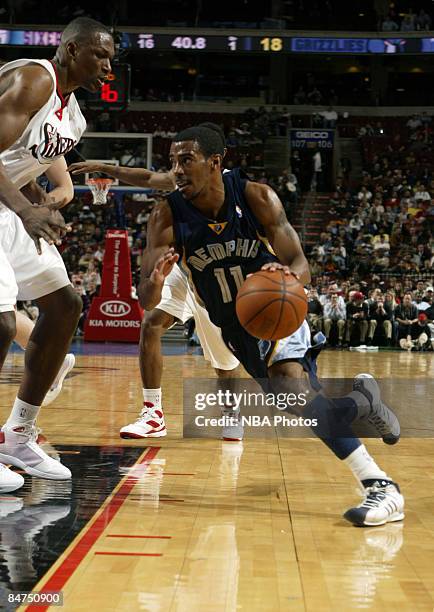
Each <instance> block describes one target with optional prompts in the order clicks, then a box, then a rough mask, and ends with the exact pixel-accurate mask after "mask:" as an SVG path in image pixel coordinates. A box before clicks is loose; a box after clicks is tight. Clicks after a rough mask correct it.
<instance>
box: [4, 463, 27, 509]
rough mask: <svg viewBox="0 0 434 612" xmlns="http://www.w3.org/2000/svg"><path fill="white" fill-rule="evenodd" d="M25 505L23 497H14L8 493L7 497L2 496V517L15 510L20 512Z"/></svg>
mask: <svg viewBox="0 0 434 612" xmlns="http://www.w3.org/2000/svg"><path fill="white" fill-rule="evenodd" d="M9 471H10V470H9ZM12 473H13V472H12ZM18 476H19V474H18ZM23 505H24V502H23V499H22V498H21V497H12V495H8V496H7V497H2V498H0V519H4V518H6V517H7V516H8V515H9V514H13V513H14V512H19V510H21V508H22V507H23Z"/></svg>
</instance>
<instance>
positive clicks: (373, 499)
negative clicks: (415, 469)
mask: <svg viewBox="0 0 434 612" xmlns="http://www.w3.org/2000/svg"><path fill="white" fill-rule="evenodd" d="M362 484H363V486H364V488H365V491H364V494H365V499H364V500H363V501H362V503H361V504H359V505H358V506H356V507H355V508H350V509H349V510H347V511H346V512H345V514H344V518H345V519H346V520H347V521H349V522H350V523H352V524H353V525H356V526H357V527H374V526H376V525H384V524H385V523H393V522H395V521H402V519H403V518H404V497H403V496H402V495H401V491H400V490H399V486H398V485H397V484H396V483H395V482H393V481H392V480H382V479H370V480H363V481H362Z"/></svg>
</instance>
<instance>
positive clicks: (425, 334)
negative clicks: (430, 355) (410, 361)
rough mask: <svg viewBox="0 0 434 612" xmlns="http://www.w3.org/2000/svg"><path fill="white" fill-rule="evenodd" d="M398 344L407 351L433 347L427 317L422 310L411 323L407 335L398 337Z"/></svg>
mask: <svg viewBox="0 0 434 612" xmlns="http://www.w3.org/2000/svg"><path fill="white" fill-rule="evenodd" d="M399 346H400V347H401V348H402V349H404V350H407V351H409V352H410V351H412V350H416V351H426V350H428V349H430V348H434V347H433V342H432V340H431V328H430V326H429V321H428V317H427V315H426V314H425V313H424V312H421V313H420V314H419V315H418V317H417V320H416V322H414V323H413V324H412V325H411V329H410V331H409V333H408V334H407V336H406V337H405V338H401V339H400V341H399Z"/></svg>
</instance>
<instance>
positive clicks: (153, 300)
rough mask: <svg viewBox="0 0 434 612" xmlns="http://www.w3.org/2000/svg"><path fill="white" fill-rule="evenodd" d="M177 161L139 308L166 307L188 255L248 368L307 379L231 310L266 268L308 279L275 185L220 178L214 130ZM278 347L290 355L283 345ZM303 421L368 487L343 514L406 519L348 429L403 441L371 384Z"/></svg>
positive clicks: (298, 364) (314, 409)
mask: <svg viewBox="0 0 434 612" xmlns="http://www.w3.org/2000/svg"><path fill="white" fill-rule="evenodd" d="M170 155H171V163H172V171H173V173H174V175H175V178H176V184H177V187H178V189H177V190H176V191H174V192H172V193H171V194H170V195H169V196H168V198H167V200H166V201H164V202H162V203H160V204H158V205H157V206H156V207H155V208H154V210H153V213H152V217H153V218H152V222H150V224H149V225H150V228H151V230H152V231H149V233H148V246H147V249H146V253H145V256H144V258H143V261H142V278H141V283H140V286H139V298H140V301H141V304H142V306H143V307H144V308H145V309H146V310H151V309H152V308H154V307H155V306H156V305H157V304H158V303H159V301H160V299H161V291H162V287H163V284H164V279H165V277H166V276H167V275H168V274H169V273H170V271H171V270H172V268H173V266H174V265H175V263H177V261H178V259H179V253H182V254H183V261H184V262H185V264H186V266H187V267H188V271H189V274H190V276H191V278H192V281H193V283H194V286H195V290H196V292H197V293H198V295H199V297H200V298H201V300H202V301H203V303H204V304H205V307H206V309H207V310H208V313H209V315H210V318H211V321H212V322H213V323H214V324H215V325H217V326H219V327H220V328H221V330H222V335H223V338H224V340H225V342H226V343H227V345H228V346H229V348H230V349H231V350H232V352H233V353H234V355H235V356H236V357H237V359H238V360H239V361H240V362H241V363H242V364H243V366H244V367H245V369H246V370H247V372H249V374H251V375H252V376H254V377H255V378H262V379H264V378H266V377H267V376H269V377H270V378H271V379H273V378H275V377H278V379H279V383H280V384H281V382H282V378H283V379H284V378H285V377H291V378H296V377H299V378H301V377H303V376H304V372H303V369H305V370H308V369H309V368H308V367H303V366H304V364H303V363H302V360H299V359H297V360H292V361H290V362H289V363H287V362H285V360H284V359H281V361H279V362H278V363H274V364H272V365H271V367H268V366H267V363H266V360H265V359H264V357H263V355H262V354H261V352H260V348H259V344H260V343H258V340H257V339H256V338H253V337H252V336H250V335H249V334H248V333H247V332H246V331H245V330H244V329H243V328H242V327H241V326H240V324H239V322H238V320H237V317H236V312H235V306H234V304H235V297H236V293H237V290H238V286H239V284H240V283H241V282H242V279H243V278H245V277H246V276H247V275H248V274H249V273H252V272H255V271H257V270H259V269H262V270H275V269H281V270H283V271H284V273H285V274H289V273H291V272H292V273H295V274H296V275H297V276H298V277H299V278H300V281H301V282H302V283H307V282H309V280H310V273H309V268H308V263H307V260H306V258H305V256H304V253H303V251H302V248H301V245H300V242H299V239H298V236H297V234H296V233H295V232H294V230H293V229H292V227H291V226H290V225H289V223H288V221H287V219H286V215H285V213H284V210H283V207H282V204H281V202H280V201H279V199H278V197H277V196H276V194H275V193H274V192H273V190H272V189H271V188H269V187H268V186H267V185H262V184H258V183H254V182H250V181H248V180H246V179H245V177H243V175H242V173H241V172H240V171H239V170H234V171H231V172H229V173H227V174H224V175H222V173H221V160H222V155H223V149H222V144H221V139H219V138H217V137H216V135H215V133H214V132H212V131H211V130H208V129H206V128H189V129H187V130H183V131H182V132H180V133H179V134H178V135H177V136H176V138H175V139H174V141H173V143H172V146H171V152H170ZM266 240H268V241H269V243H270V245H271V247H272V249H273V251H274V253H275V254H276V255H273V254H272V253H271V252H270V250H269V249H268V248H267V246H266V244H265V243H266ZM280 344H281V347H279V350H280V352H281V354H282V358H283V356H284V352H285V339H284V340H283V341H280ZM310 373H311V374H314V372H310ZM303 416H305V417H308V418H316V419H317V420H318V422H320V423H327V424H328V426H329V428H330V431H331V432H332V433H331V436H330V435H329V436H325V435H321V434H320V438H321V439H322V441H323V442H324V443H325V444H326V445H327V446H328V447H329V448H330V450H332V452H334V454H335V455H336V456H337V457H338V458H339V459H341V460H343V461H344V462H345V463H346V464H347V465H348V467H349V468H350V470H351V471H352V472H353V474H354V475H355V477H356V478H357V479H358V480H359V482H360V483H361V484H362V485H363V487H364V489H365V499H364V501H363V502H362V503H361V504H360V505H359V506H357V507H355V508H352V509H350V510H348V511H347V512H346V513H345V515H344V516H345V518H346V519H347V520H349V521H350V522H352V523H353V524H356V525H372V526H374V525H381V524H384V523H386V522H391V521H397V520H401V519H402V518H403V517H404V513H403V508H404V499H403V497H402V495H401V493H400V491H399V487H398V485H397V484H396V483H394V482H393V481H392V480H391V479H390V478H389V476H388V475H387V474H386V473H385V472H383V471H382V470H381V469H380V468H379V467H378V466H377V464H376V463H375V461H374V460H373V458H372V457H371V456H370V455H369V454H368V452H367V450H366V448H365V447H364V445H362V444H361V442H360V441H359V440H358V439H357V438H355V437H354V435H353V432H352V429H351V423H352V422H353V421H356V420H357V419H360V418H365V419H366V420H368V421H369V422H370V423H371V424H372V425H374V426H375V427H376V428H377V430H378V432H379V434H380V435H381V436H382V437H383V440H384V441H385V442H387V443H389V444H390V443H394V442H396V441H397V440H398V439H399V423H398V422H397V419H396V417H395V416H394V415H393V413H391V411H389V409H388V408H387V407H386V406H385V405H384V404H383V403H382V402H381V399H380V394H379V390H378V386H377V384H376V382H375V381H374V379H373V378H372V377H369V376H367V375H359V376H358V377H356V379H355V381H354V387H353V391H352V393H351V394H350V395H349V396H347V397H345V398H340V399H337V400H333V401H330V400H328V399H327V398H325V397H324V395H322V394H318V395H317V396H316V397H315V399H314V400H313V401H312V402H310V404H308V406H307V407H306V409H305V411H304V413H303Z"/></svg>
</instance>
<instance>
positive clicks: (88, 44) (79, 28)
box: [56, 17, 115, 93]
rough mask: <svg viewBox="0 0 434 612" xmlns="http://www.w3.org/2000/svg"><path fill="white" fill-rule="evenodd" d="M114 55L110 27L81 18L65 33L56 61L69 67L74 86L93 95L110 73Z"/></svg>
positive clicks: (72, 22)
mask: <svg viewBox="0 0 434 612" xmlns="http://www.w3.org/2000/svg"><path fill="white" fill-rule="evenodd" d="M114 54H115V47H114V42H113V36H112V34H111V32H110V31H109V30H108V28H106V26H105V25H103V24H102V23H99V21H95V20H94V19H89V18H88V17H78V18H77V19H74V20H73V21H71V23H69V24H68V25H67V26H66V28H65V29H64V30H63V33H62V37H61V39H60V45H59V48H58V50H57V53H56V59H57V61H58V62H59V64H60V65H61V66H67V68H68V76H69V78H70V80H71V81H72V82H73V83H74V84H77V86H78V87H83V88H84V89H86V90H87V91H90V92H92V93H94V92H96V91H98V89H100V88H101V87H102V85H103V83H104V80H105V79H106V77H107V76H108V75H109V74H110V71H111V63H110V62H111V60H112V59H113V56H114Z"/></svg>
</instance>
